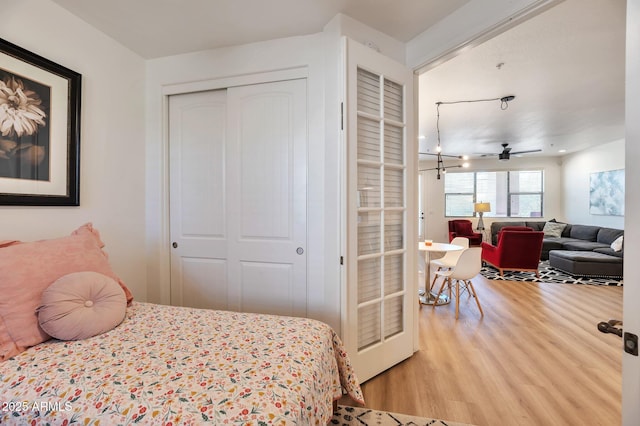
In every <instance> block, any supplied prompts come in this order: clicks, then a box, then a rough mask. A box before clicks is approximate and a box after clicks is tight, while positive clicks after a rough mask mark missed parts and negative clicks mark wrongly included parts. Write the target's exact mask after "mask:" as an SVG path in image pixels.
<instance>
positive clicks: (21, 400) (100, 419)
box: [0, 227, 364, 425]
mask: <svg viewBox="0 0 640 426" xmlns="http://www.w3.org/2000/svg"><path fill="white" fill-rule="evenodd" d="M79 231H80V232H78V230H77V231H75V232H74V234H72V238H71V239H70V240H69V238H67V240H65V241H63V242H62V243H63V244H65V246H64V249H60V244H61V243H60V241H57V242H56V244H55V250H51V247H48V249H47V250H48V251H49V252H52V253H54V254H50V256H59V257H58V258H56V259H52V258H47V259H46V260H45V262H46V263H47V264H55V265H58V267H60V268H61V267H62V266H61V265H67V264H66V263H65V262H67V259H73V262H76V263H77V262H78V259H81V262H84V263H83V265H82V266H81V267H80V270H81V271H82V272H72V273H67V272H69V271H68V269H78V265H77V264H75V263H74V264H73V265H72V267H71V266H69V265H71V263H70V264H69V265H67V266H69V267H67V266H65V268H66V269H65V271H62V272H60V271H58V272H57V273H56V275H55V276H58V275H60V274H61V273H62V275H61V276H60V278H57V279H55V280H54V282H53V283H52V284H51V283H48V281H50V280H52V276H47V277H45V278H43V279H42V280H41V278H42V277H40V276H38V277H36V276H29V277H28V279H27V281H28V283H29V286H28V287H29V289H30V290H33V291H32V293H33V294H31V293H29V292H28V291H27V288H26V287H27V286H25V281H24V280H25V279H26V278H25V275H24V274H21V275H20V277H18V278H15V277H13V276H12V275H10V274H9V273H6V271H8V270H9V269H8V268H7V267H8V266H9V265H12V266H13V267H12V270H14V269H15V268H16V267H19V268H22V269H21V270H24V271H31V270H33V267H34V265H31V267H30V266H29V265H25V264H24V262H26V261H31V260H32V259H31V258H32V257H33V256H32V254H33V253H35V251H37V250H41V246H42V244H41V243H38V245H36V246H33V247H29V246H27V244H31V243H20V244H17V243H15V242H10V243H9V242H4V245H3V243H2V242H0V250H2V252H0V255H1V256H0V287H1V288H0V290H2V294H3V298H1V299H0V424H19V425H23V424H52V425H67V424H73V423H77V424H83V425H127V424H153V425H156V424H162V425H193V424H202V423H209V424H221V425H222V424H230V425H271V424H273V425H294V424H296V425H324V424H327V423H328V422H329V421H330V420H331V418H332V416H333V410H334V407H335V401H337V399H338V398H340V397H342V396H343V395H349V396H350V397H351V399H352V400H353V401H355V402H356V403H359V404H364V401H363V396H362V392H361V390H360V387H359V385H358V381H357V379H356V377H355V375H354V373H353V370H352V367H351V364H350V361H349V358H348V355H347V353H346V352H345V350H344V347H343V345H342V342H341V341H340V338H339V337H338V336H337V334H336V333H335V332H334V331H333V329H331V327H329V326H328V325H326V324H325V323H322V322H320V321H316V320H313V319H307V318H294V317H285V316H275V315H265V314H252V313H238V312H230V311H217V310H208V309H195V308H186V307H177V306H165V305H157V304H152V303H143V302H138V301H135V300H132V296H131V295H130V293H129V292H128V290H127V289H126V287H125V286H124V284H123V283H122V282H121V281H119V282H118V281H116V280H115V278H117V277H115V278H114V276H111V277H109V276H107V275H110V274H111V275H113V274H112V271H110V270H106V269H105V270H101V271H98V272H95V271H85V270H84V269H86V267H87V265H86V259H88V258H90V256H89V255H87V247H88V246H89V245H90V244H88V242H93V241H95V242H96V243H97V245H98V246H99V248H100V250H101V249H102V247H103V244H102V242H101V241H100V239H99V235H98V234H97V231H95V230H94V229H92V228H91V227H89V228H84V229H80V230H79ZM79 239H80V240H79ZM69 241H71V242H72V243H73V244H71V243H69ZM76 243H78V244H76ZM74 244H76V245H77V246H78V247H79V249H78V250H80V251H79V252H77V253H76V254H78V253H80V252H81V253H82V255H81V256H75V255H74V256H70V255H69V253H74V250H75V249H74V247H75V246H74ZM8 248H13V249H11V250H8ZM22 252H25V253H29V256H28V257H26V258H23V259H19V258H18V256H19V255H20V254H21V253H22ZM59 253H62V255H60V254H59ZM39 255H42V253H39ZM60 256H62V257H60ZM25 259H26V260H25ZM33 261H34V262H43V259H42V258H37V260H33ZM3 262H4V263H3ZM16 262H17V263H16ZM73 262H72V263H73ZM99 263H100V262H97V263H95V264H94V265H93V266H95V265H98V264H99ZM40 269H42V268H40ZM92 269H100V268H96V267H93V268H92ZM48 271H49V270H48V269H47V273H48ZM105 274H106V275H105ZM89 275H90V276H91V277H100V279H101V280H102V281H101V282H103V283H106V284H109V285H110V286H105V287H104V288H103V287H99V286H98V285H97V284H95V283H90V284H88V281H87V279H86V277H87V276H89ZM80 276H82V281H79V280H78V278H79V277H80ZM70 278H73V280H70ZM39 280H41V281H42V284H41V287H42V289H40V290H37V291H36V289H33V288H34V287H36V286H35V284H34V283H36V282H39ZM71 281H73V284H78V285H77V286H76V287H77V288H75V289H73V290H74V291H76V290H77V291H80V293H73V292H72V293H69V292H70V291H71V290H70V289H72V286H71ZM94 284H95V285H94ZM61 289H62V290H64V291H62V292H61ZM105 289H108V290H110V291H111V293H109V292H107V291H106V290H105ZM25 293H29V295H28V297H27V296H24V297H22V299H24V300H22V299H20V298H19V297H17V296H16V294H19V295H20V296H22V295H23V294H25ZM9 294H12V296H11V297H8V295H9ZM61 294H62V295H63V299H65V301H64V304H66V306H65V309H67V311H64V315H61V314H60V311H59V310H58V311H56V312H57V313H56V314H55V315H53V317H54V319H55V320H56V321H57V320H60V321H61V323H62V322H64V323H65V326H64V327H63V328H62V329H61V330H63V332H61V333H62V338H61V336H60V335H58V333H60V332H58V331H54V329H53V328H52V327H51V324H52V323H55V321H51V322H47V321H44V320H43V318H47V316H46V315H45V313H46V312H47V309H48V307H51V306H55V307H59V306H61V305H60V304H59V303H58V304H54V303H52V302H51V298H52V297H53V296H54V295H56V296H60V295H61ZM34 295H35V296H34ZM36 296H37V299H38V300H37V301H36V300H34V299H35V298H36ZM115 296H117V297H115ZM115 299H117V310H120V309H121V316H120V317H118V319H117V321H116V322H115V323H112V324H111V325H108V324H106V323H105V319H106V318H108V317H113V315H112V314H111V313H107V311H101V310H100V309H103V308H104V307H105V306H107V307H108V305H109V304H111V305H112V306H111V307H113V306H114V300H115ZM94 303H95V304H94ZM69 304H71V306H72V309H71V308H70V307H69ZM36 305H38V306H37V307H36ZM69 312H71V313H69ZM78 313H80V314H82V316H81V317H79V318H81V319H80V320H78V318H76V319H75V323H76V324H75V325H74V326H69V319H70V318H71V319H73V317H74V316H75V315H76V314H78ZM23 314H24V315H23ZM118 315H120V314H117V315H116V317H117V316H118ZM22 316H24V318H21V317H22ZM18 319H20V321H18ZM34 321H35V324H34ZM103 323H105V324H103ZM96 327H98V328H96ZM100 327H103V328H104V329H99V328H100ZM30 329H33V330H35V331H32V332H29V330H30ZM83 329H91V333H90V334H88V335H85V336H82V335H78V334H77V333H78V330H83ZM85 331H86V330H85ZM65 333H66V334H65ZM69 333H71V334H69ZM51 336H56V338H51ZM29 339H31V340H29ZM36 342H37V343H36Z"/></svg>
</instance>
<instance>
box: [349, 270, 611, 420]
mask: <svg viewBox="0 0 640 426" xmlns="http://www.w3.org/2000/svg"><path fill="white" fill-rule="evenodd" d="M473 283H474V285H475V288H476V291H477V293H478V297H479V299H480V302H481V304H482V308H483V309H484V313H485V315H484V318H482V317H480V314H479V312H478V308H477V306H476V304H475V302H474V301H473V299H470V298H468V296H467V295H466V294H465V295H463V296H462V297H461V300H460V318H459V319H458V320H457V321H456V319H455V303H451V304H449V305H445V306H437V307H436V308H435V309H433V308H432V307H431V306H424V307H422V308H421V310H420V313H419V316H420V319H419V323H420V346H421V350H420V351H419V352H417V353H415V354H414V355H413V356H412V357H411V358H409V359H408V360H406V361H404V362H402V363H401V364H399V365H397V366H395V367H393V368H391V369H389V370H387V371H386V372H384V373H382V374H380V375H378V376H376V377H374V378H372V379H371V380H369V381H367V382H366V383H364V384H363V385H362V389H363V392H364V396H365V401H366V406H367V407H369V408H373V409H377V410H384V411H392V412H398V413H406V414H411V415H417V416H425V417H434V418H439V419H444V420H450V421H458V422H464V423H471V424H475V425H478V426H499V425H509V426H510V425H532V426H533V425H536V426H539V425H606V426H610V425H619V424H621V421H622V416H621V406H622V405H621V400H622V394H621V389H622V384H621V383H622V380H621V378H622V373H621V371H622V339H621V338H620V337H618V336H616V335H614V334H603V333H601V332H599V331H598V330H597V323H598V322H600V321H607V320H609V319H612V318H616V319H621V318H622V288H621V287H603V286H587V285H576V284H542V283H524V282H512V281H490V280H486V279H484V278H483V277H481V276H478V277H476V278H475V279H474V280H473ZM341 403H342V404H347V401H346V400H344V399H343V401H341Z"/></svg>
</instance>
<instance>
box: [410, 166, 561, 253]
mask: <svg viewBox="0 0 640 426" xmlns="http://www.w3.org/2000/svg"><path fill="white" fill-rule="evenodd" d="M430 167H435V163H433V162H421V163H420V169H424V168H430ZM540 169H542V170H544V183H545V186H544V216H543V217H541V218H535V219H531V220H545V219H546V220H550V219H554V218H555V219H558V220H564V214H563V193H562V187H561V185H560V184H559V182H560V181H561V177H562V172H561V167H560V164H559V159H557V158H553V157H531V156H530V157H526V156H525V157H512V158H511V159H510V160H509V161H508V162H506V163H504V162H501V161H498V160H493V159H486V160H477V159H474V160H473V161H470V166H469V168H468V169H464V171H465V172H468V171H502V170H540ZM460 170H461V169H457V170H455V171H451V172H450V173H455V172H456V171H460ZM425 173H426V174H425V179H424V185H423V188H424V191H423V197H424V199H425V200H426V208H425V225H426V238H430V239H432V240H434V241H448V221H449V220H450V219H454V218H449V217H445V212H444V176H442V175H441V176H442V177H441V179H440V180H438V179H437V178H436V171H435V170H433V171H428V172H425ZM509 220H515V221H519V220H524V219H522V218H511V219H509V218H503V217H501V218H492V217H491V216H490V213H489V216H487V215H486V214H485V216H484V218H483V222H484V226H485V229H487V230H488V229H489V228H490V227H491V222H493V221H509ZM471 221H472V222H473V226H474V228H475V226H476V224H477V222H478V219H477V218H472V219H471Z"/></svg>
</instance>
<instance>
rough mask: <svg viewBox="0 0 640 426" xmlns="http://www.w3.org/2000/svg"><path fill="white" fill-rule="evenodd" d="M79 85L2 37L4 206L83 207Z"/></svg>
mask: <svg viewBox="0 0 640 426" xmlns="http://www.w3.org/2000/svg"><path fill="white" fill-rule="evenodd" d="M81 85H82V76H81V74H79V73H77V72H75V71H73V70H70V69H69V68H66V67H64V66H62V65H59V64H57V63H55V62H52V61H50V60H48V59H46V58H43V57H42V56H39V55H37V54H35V53H32V52H30V51H28V50H26V49H23V48H21V47H19V46H17V45H15V44H13V43H10V42H9V41H7V40H4V39H2V38H0V205H5V206H79V205H80V101H81Z"/></svg>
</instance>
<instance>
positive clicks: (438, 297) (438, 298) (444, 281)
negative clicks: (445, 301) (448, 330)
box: [433, 277, 450, 309]
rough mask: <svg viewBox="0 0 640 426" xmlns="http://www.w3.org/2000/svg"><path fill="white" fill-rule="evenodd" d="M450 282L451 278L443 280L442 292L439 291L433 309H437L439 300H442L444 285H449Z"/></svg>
mask: <svg viewBox="0 0 640 426" xmlns="http://www.w3.org/2000/svg"><path fill="white" fill-rule="evenodd" d="M449 281H450V279H449V277H447V278H444V279H443V280H442V285H441V286H440V290H438V294H437V295H436V298H435V300H434V301H433V309H435V308H436V305H437V304H438V300H440V295H441V294H442V290H443V289H444V285H445V284H446V283H448V282H449Z"/></svg>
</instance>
